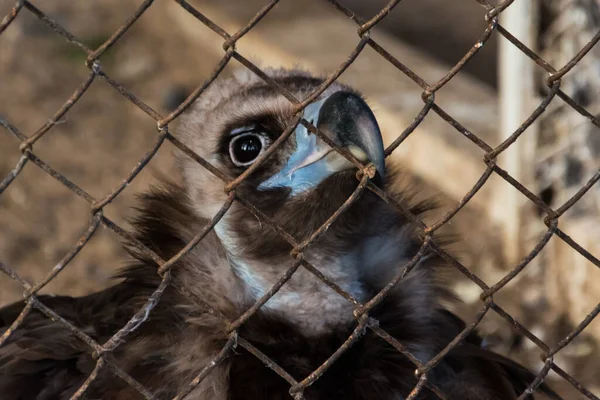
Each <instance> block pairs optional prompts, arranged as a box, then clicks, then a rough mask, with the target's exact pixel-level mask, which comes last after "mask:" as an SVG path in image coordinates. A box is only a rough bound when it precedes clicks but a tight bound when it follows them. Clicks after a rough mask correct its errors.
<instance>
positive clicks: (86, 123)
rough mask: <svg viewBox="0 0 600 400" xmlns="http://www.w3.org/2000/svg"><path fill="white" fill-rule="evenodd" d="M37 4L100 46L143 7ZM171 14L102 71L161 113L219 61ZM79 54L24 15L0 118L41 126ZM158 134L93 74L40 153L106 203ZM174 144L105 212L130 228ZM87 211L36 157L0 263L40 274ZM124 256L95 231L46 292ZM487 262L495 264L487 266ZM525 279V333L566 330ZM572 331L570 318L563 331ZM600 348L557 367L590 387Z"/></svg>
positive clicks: (144, 27)
mask: <svg viewBox="0 0 600 400" xmlns="http://www.w3.org/2000/svg"><path fill="white" fill-rule="evenodd" d="M39 4H40V7H43V10H44V11H45V12H46V13H48V14H50V15H51V16H52V17H53V18H55V19H56V20H57V21H58V22H59V23H61V24H62V25H63V26H64V27H66V28H67V29H68V30H70V31H71V32H72V33H73V34H75V35H76V36H77V37H79V38H80V39H81V40H82V41H84V42H85V43H87V44H88V45H89V46H90V47H92V48H94V47H96V46H97V45H98V44H99V43H101V42H102V41H104V40H106V38H108V37H109V36H110V35H111V34H112V33H113V32H114V30H115V29H116V28H117V27H118V26H119V25H120V24H121V23H122V22H123V21H125V20H126V19H127V18H128V17H129V16H130V15H131V13H132V12H133V10H134V9H135V7H136V6H137V5H138V4H139V2H137V1H133V0H103V1H102V2H71V1H67V0H56V1H54V2H52V3H51V4H50V3H42V2H39ZM11 5H12V2H9V1H7V0H4V1H3V2H2V3H0V15H5V14H6V12H7V11H8V9H9V8H10V6H11ZM166 21H167V20H165V18H164V16H163V15H162V14H161V9H160V8H159V7H151V8H150V10H149V11H148V12H147V13H146V14H144V16H142V18H141V19H140V21H139V22H138V23H136V25H135V26H134V27H133V28H132V29H131V30H130V31H129V32H127V33H126V34H125V36H124V37H123V38H122V39H121V40H120V41H119V42H118V43H117V45H116V46H115V47H114V48H113V49H111V50H110V51H109V52H108V53H107V54H105V55H104V56H103V57H102V59H101V64H102V68H103V69H104V70H105V71H106V72H107V74H108V75H109V76H111V77H112V78H114V79H115V80H117V81H119V82H120V83H122V84H124V85H125V86H126V87H127V88H128V89H129V90H131V91H132V92H133V93H134V94H135V95H137V96H138V97H139V98H141V99H142V100H143V101H145V102H146V103H147V104H149V105H150V106H151V107H153V108H154V109H155V110H157V111H159V112H160V113H162V114H163V115H164V114H165V113H166V111H167V110H166V108H167V106H168V103H169V102H170V100H169V99H170V98H172V97H173V96H175V95H176V94H177V90H176V89H177V88H178V87H179V86H183V87H187V88H191V87H195V86H197V85H198V84H200V83H201V82H202V81H203V80H204V79H206V78H207V77H208V75H209V74H210V72H211V71H212V69H213V68H214V66H215V65H216V64H217V62H218V60H219V59H218V57H217V55H216V54H215V52H214V50H212V48H214V43H210V44H208V43H207V44H206V48H204V47H203V46H202V45H200V46H199V44H198V42H194V43H191V42H190V41H189V37H188V36H186V35H184V34H182V33H181V32H179V31H178V29H177V27H173V26H171V25H169V24H168V23H166ZM199 29H206V28H201V27H199ZM217 39H218V37H217V36H216V35H215V40H217ZM209 46H211V47H210V49H211V50H209ZM84 58H85V57H84V55H83V53H82V52H80V51H79V50H78V49H77V47H75V46H73V45H69V44H68V43H67V42H66V41H65V40H64V39H63V38H62V37H60V36H59V35H57V34H56V33H54V32H53V31H51V30H50V29H49V28H48V27H47V26H45V25H44V24H42V23H40V22H39V21H38V20H37V19H36V18H34V17H32V16H31V15H30V13H28V12H26V11H24V12H22V13H21V14H20V15H19V16H18V18H17V20H16V21H15V22H14V23H13V24H12V25H11V26H10V27H9V28H8V29H7V30H6V31H5V32H4V33H3V34H2V35H0V88H1V89H0V118H2V119H5V120H6V121H8V122H10V123H11V124H13V125H14V126H16V127H17V128H18V129H19V130H20V131H21V132H23V133H24V134H27V135H30V134H32V133H33V132H35V131H36V130H37V129H38V128H39V127H40V126H42V125H43V124H44V122H45V121H47V120H48V118H50V117H51V116H52V115H53V114H54V112H55V111H56V110H57V109H59V108H60V106H61V105H62V104H63V102H64V101H65V100H66V99H67V98H68V97H69V96H70V95H71V94H72V93H73V91H74V90H75V89H76V88H77V87H78V86H79V85H80V84H81V83H82V82H83V81H84V80H85V78H86V77H87V75H88V74H89V70H88V69H87V67H86V66H85V65H84V62H83V61H84ZM156 135H157V131H156V125H155V123H154V121H153V120H152V119H151V118H150V117H148V116H147V115H146V114H144V113H143V112H142V111H141V110H139V109H138V108H136V107H135V106H133V105H132V104H131V103H130V102H129V101H127V100H126V99H124V98H123V97H122V96H121V95H119V94H118V93H117V92H116V91H115V90H114V89H113V88H111V87H110V86H109V85H107V84H106V82H104V81H102V80H100V79H97V80H96V81H95V82H94V83H93V84H92V86H91V88H90V89H89V90H88V92H87V93H86V94H85V95H84V96H83V98H82V99H81V100H80V101H79V102H78V103H77V104H76V105H75V106H74V107H73V109H72V110H71V111H70V112H69V113H68V114H67V116H66V117H65V118H64V120H62V121H60V123H59V124H57V125H56V126H54V127H53V128H52V129H51V130H50V131H49V132H48V133H47V134H46V135H45V136H44V137H43V138H42V139H40V140H39V141H38V142H37V143H36V144H35V146H34V153H35V154H36V155H38V156H39V157H40V158H41V159H43V160H44V161H46V162H47V163H48V164H49V165H50V166H52V167H53V168H54V169H56V170H57V171H59V172H60V173H62V174H64V175H65V176H67V177H68V178H69V179H71V180H72V181H73V182H74V183H75V184H77V185H79V186H80V187H82V188H83V189H85V190H86V191H87V192H88V193H90V194H91V195H93V196H94V197H96V198H102V197H103V196H105V195H106V194H107V193H108V192H109V191H110V190H111V189H112V188H114V187H115V186H117V185H118V184H119V182H121V180H122V179H123V178H124V177H125V176H126V175H127V174H128V173H129V172H130V171H131V169H132V168H133V166H134V165H135V164H136V163H137V161H138V160H139V159H140V158H141V157H142V156H143V155H144V154H145V152H146V151H148V150H149V149H150V148H151V146H152V144H153V142H154V140H155V139H156ZM18 148H19V143H18V141H17V140H15V139H14V138H13V137H12V136H11V135H10V134H9V133H8V132H7V131H5V130H1V129H0V179H1V178H3V177H4V176H6V175H7V174H8V173H9V171H10V170H11V169H13V168H14V167H15V165H16V163H17V162H18V160H19V157H20V152H19V149H18ZM170 151H171V145H170V144H165V145H164V146H163V147H162V148H161V150H159V152H158V154H157V155H156V157H155V158H154V159H153V160H152V161H151V162H150V164H149V166H148V167H147V168H145V169H144V170H143V171H142V173H141V174H140V175H139V176H138V177H137V178H136V179H135V180H134V181H133V182H132V183H131V184H130V185H129V187H128V188H127V189H126V190H125V191H124V192H123V193H122V194H121V195H120V196H118V197H117V199H116V200H115V201H114V202H113V203H111V204H110V205H109V206H108V207H106V208H105V210H106V212H105V215H107V216H108V217H109V218H111V219H112V220H114V221H115V222H117V223H119V224H120V225H121V226H122V227H124V228H127V227H128V225H127V222H126V218H127V217H130V216H132V215H133V213H132V211H131V209H130V207H131V206H132V205H134V201H135V194H136V193H139V192H141V191H143V190H144V189H145V188H147V187H148V185H149V184H151V182H152V179H153V175H155V174H158V173H160V174H165V175H169V176H170V175H174V174H176V173H177V172H176V171H175V170H174V168H173V160H172V157H171V155H170ZM89 216H90V206H89V204H88V203H87V202H86V201H84V200H83V199H81V198H79V197H78V196H76V195H75V194H73V193H72V192H71V191H69V190H68V189H66V188H65V187H64V186H63V185H62V184H60V183H59V182H57V181H56V180H54V179H52V178H51V177H50V176H48V175H47V174H46V173H44V172H42V171H41V170H40V169H39V168H38V167H37V166H35V165H34V164H33V163H29V164H28V165H26V166H25V168H24V170H23V171H22V172H21V174H20V175H19V176H18V178H17V179H16V180H15V181H14V182H13V183H12V184H11V185H10V186H9V188H8V189H7V190H6V191H5V192H4V193H2V195H1V196H0V261H1V262H3V263H5V264H6V265H8V266H9V267H11V268H13V269H14V270H16V271H17V272H18V273H20V274H21V276H23V277H24V278H26V279H27V280H29V281H31V282H36V281H39V280H40V279H42V278H43V277H44V276H45V274H47V273H48V271H50V270H51V269H52V267H53V266H54V265H56V263H57V262H59V261H60V259H61V258H62V257H63V256H64V255H65V254H66V253H67V252H68V251H69V250H70V249H71V248H72V247H73V246H74V244H75V243H76V242H77V240H78V239H79V237H80V236H81V235H82V234H83V233H84V232H85V230H86V229H87V227H88V224H89ZM469 218H471V219H469ZM472 218H473V216H472V215H471V214H469V213H468V212H464V213H462V212H461V214H459V215H458V216H457V218H456V219H455V220H453V224H454V226H455V228H456V229H458V230H459V231H465V232H470V233H471V236H473V231H472V229H470V228H471V227H472V226H473V224H472V222H473V221H472ZM474 236H477V235H474ZM470 240H471V241H470V242H469V243H470V244H471V247H469V246H463V247H465V248H464V249H463V252H464V253H465V256H464V259H465V263H466V265H467V266H470V267H471V266H474V265H475V266H476V265H478V264H480V260H481V259H482V258H486V257H487V258H488V259H489V258H494V254H495V253H496V252H497V249H496V247H497V246H496V244H495V243H494V237H493V235H492V234H491V233H490V234H482V235H481V236H480V237H472V238H471V239H470ZM127 260H128V259H127V257H126V255H125V253H124V251H123V250H122V249H121V247H120V244H119V238H118V236H117V235H116V234H114V233H113V232H111V231H109V230H106V229H104V228H100V229H99V231H98V232H97V233H96V234H95V235H94V237H93V238H92V239H91V241H90V242H89V243H88V245H86V246H85V247H84V248H83V250H82V251H81V252H80V254H79V255H78V256H77V257H76V258H75V259H74V260H73V261H72V262H71V263H70V264H69V265H68V266H67V268H66V269H65V270H64V271H63V272H62V273H61V274H60V275H59V276H58V278H56V279H55V280H54V281H53V282H51V283H50V284H49V285H48V286H47V287H46V288H45V289H44V290H43V291H44V292H45V293H61V294H70V295H81V294H84V293H89V292H90V291H93V290H96V289H98V288H101V287H104V286H106V285H108V284H110V281H109V279H108V278H109V277H110V276H111V274H112V273H113V272H114V271H115V270H116V269H117V268H119V267H120V266H122V265H123V264H124V263H125V262H127ZM488 263H489V260H487V262H485V263H483V262H482V263H481V264H488ZM478 272H482V273H483V274H484V278H485V280H486V282H488V283H491V282H494V281H497V280H498V276H497V274H496V275H494V274H493V273H492V272H490V271H487V272H488V273H487V275H486V271H478ZM527 280H528V277H527V276H524V277H520V278H518V279H517V281H518V282H517V285H512V289H507V290H506V291H503V292H502V293H501V294H500V295H499V296H498V298H497V299H496V300H498V301H499V302H500V304H501V305H502V306H503V307H505V309H507V311H509V312H510V313H511V315H514V316H516V317H517V318H518V319H519V320H520V321H521V322H524V323H525V325H526V326H528V327H529V328H532V329H534V328H536V327H537V326H538V325H537V321H540V320H544V319H552V321H546V322H548V323H547V324H545V325H544V324H543V325H541V326H545V327H548V326H550V325H549V324H550V322H552V324H553V325H552V326H554V327H556V326H559V325H560V324H559V322H560V321H558V320H559V319H558V318H556V316H553V315H552V310H546V311H545V312H539V311H537V310H538V308H535V307H529V308H528V306H527V304H524V303H526V302H524V301H523V300H522V297H526V292H525V291H524V288H527ZM456 288H457V289H458V290H459V291H461V296H462V297H463V298H467V299H468V298H469V296H471V293H477V291H475V290H473V285H472V284H471V285H469V284H466V283H462V284H460V285H459V286H457V287H456ZM534 290H535V288H533V289H532V290H531V291H534ZM21 294H22V290H21V288H20V287H19V286H18V285H16V284H15V283H14V282H12V281H11V280H10V279H9V278H7V277H6V276H5V275H2V274H0V305H4V304H7V303H10V302H12V301H15V300H17V299H19V298H20V296H21ZM471 297H472V296H471ZM533 297H535V296H533ZM480 307H481V306H480V303H477V302H473V303H472V304H471V305H468V306H465V307H463V308H462V309H460V310H459V313H460V314H461V315H463V316H465V317H467V318H469V317H471V316H473V314H474V313H475V312H476V311H478V309H479V308H480ZM551 317H552V318H551ZM567 327H568V326H567V324H565V329H566V328H567ZM482 329H483V330H484V331H485V332H486V333H488V334H489V335H490V340H491V341H492V342H493V343H494V344H495V348H497V349H498V350H499V351H502V352H504V353H510V354H511V355H512V356H513V357H516V358H518V359H520V360H521V361H523V362H525V363H526V364H527V365H529V366H531V367H533V368H535V369H539V368H540V364H539V358H538V355H539V350H536V349H534V348H533V347H532V346H531V345H529V344H528V343H529V342H528V341H523V342H521V338H520V337H519V336H518V335H514V332H513V330H511V328H510V326H508V324H506V323H505V322H499V320H498V318H496V317H494V316H493V315H491V314H490V315H489V316H487V317H486V318H485V320H484V323H483V325H482ZM540 329H541V328H540ZM541 333H542V334H544V335H545V338H546V339H548V340H549V342H551V343H552V342H553V341H556V339H557V338H559V337H561V335H562V336H564V334H565V332H564V331H558V330H556V329H554V330H553V331H552V332H541ZM595 346H596V345H595V344H594V343H593V342H592V341H590V340H588V339H587V338H585V337H583V339H582V340H580V341H579V342H577V343H575V344H574V346H569V348H571V349H572V350H570V353H568V354H566V355H564V356H561V357H560V361H561V362H562V364H561V365H564V364H565V363H566V365H568V366H569V371H570V372H572V373H573V374H574V376H575V377H576V378H577V379H580V380H581V381H582V382H583V383H585V384H586V385H592V384H597V383H598V381H600V377H599V376H598V371H600V368H599V366H598V357H597V356H594V354H598V353H597V352H595V351H594V350H595ZM569 348H567V349H569ZM567 349H565V350H567ZM565 353H567V352H566V351H565ZM566 393H569V394H566V395H565V396H566V397H565V398H567V399H576V398H578V397H577V395H575V394H573V393H572V392H566Z"/></svg>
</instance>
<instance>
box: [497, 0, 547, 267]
mask: <svg viewBox="0 0 600 400" xmlns="http://www.w3.org/2000/svg"><path fill="white" fill-rule="evenodd" d="M537 5H538V2H537V1H536V0H517V1H515V2H514V3H513V4H512V5H510V6H509V7H508V8H507V9H506V10H504V11H503V12H502V13H501V14H500V23H501V24H502V26H503V27H504V28H506V30H507V31H509V32H510V33H511V34H513V35H514V36H515V37H516V38H517V39H519V40H520V41H521V42H523V43H524V44H525V45H526V46H527V47H529V48H530V49H532V50H533V51H536V48H537V36H538V35H537V25H538V7H537ZM498 71H499V75H500V76H499V101H500V107H499V110H500V118H499V120H500V123H499V135H498V136H499V141H500V142H501V141H504V140H505V139H506V138H508V137H509V136H510V135H511V134H512V133H513V132H514V131H515V130H516V129H517V128H518V127H519V125H521V123H522V122H523V121H524V120H525V119H526V118H527V117H528V116H529V113H531V111H532V110H533V109H534V107H535V106H536V104H535V103H536V95H535V63H534V62H533V61H532V60H530V59H529V58H528V57H527V56H526V55H525V54H524V53H523V52H522V51H521V50H519V49H518V48H517V47H516V46H515V45H513V44H512V43H510V42H509V41H508V40H507V39H505V38H501V40H500V44H499V68H498ZM536 137H537V124H536V123H534V124H533V125H532V126H531V127H529V128H528V129H527V131H526V132H524V133H523V135H522V136H521V137H519V139H518V140H517V141H516V142H515V143H514V144H513V145H512V146H510V148H508V149H507V150H506V151H505V152H504V153H502V154H501V155H500V156H499V157H498V165H499V166H500V167H502V168H503V169H506V170H507V171H508V172H509V173H510V175H511V176H512V177H513V178H515V179H516V180H517V181H519V182H521V183H522V184H524V185H525V186H529V187H530V184H531V183H532V182H533V181H534V171H533V154H534V152H535V145H536ZM494 192H495V193H494V196H493V198H494V199H493V201H492V204H491V210H490V215H491V216H492V219H493V220H495V221H497V222H498V225H499V226H501V227H502V232H501V236H502V241H503V242H504V249H505V254H504V255H505V259H506V261H507V262H508V263H510V265H514V264H515V263H516V262H517V261H518V259H519V258H520V256H522V254H523V248H522V240H523V237H524V231H523V225H524V224H523V221H524V219H523V215H524V212H525V208H526V206H527V199H526V198H525V196H523V195H522V194H521V193H519V191H517V190H516V189H514V188H512V187H511V186H509V185H508V184H506V183H505V182H500V183H499V184H497V185H496V187H495V189H494Z"/></svg>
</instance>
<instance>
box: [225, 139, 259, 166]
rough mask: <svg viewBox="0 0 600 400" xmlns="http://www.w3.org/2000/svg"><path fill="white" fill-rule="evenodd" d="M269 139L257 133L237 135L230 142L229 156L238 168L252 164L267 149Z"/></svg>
mask: <svg viewBox="0 0 600 400" xmlns="http://www.w3.org/2000/svg"><path fill="white" fill-rule="evenodd" d="M268 144H269V143H268V138H267V137H266V136H264V135H261V134H259V133H255V132H247V133H242V134H240V135H237V136H235V137H233V138H232V139H231V141H230V142H229V156H230V157H231V161H233V163H234V164H235V165H237V166H238V167H245V166H248V165H250V164H252V163H253V162H254V161H255V160H256V159H257V158H258V156H259V155H261V154H262V152H263V151H264V150H265V149H266V148H267V146H268Z"/></svg>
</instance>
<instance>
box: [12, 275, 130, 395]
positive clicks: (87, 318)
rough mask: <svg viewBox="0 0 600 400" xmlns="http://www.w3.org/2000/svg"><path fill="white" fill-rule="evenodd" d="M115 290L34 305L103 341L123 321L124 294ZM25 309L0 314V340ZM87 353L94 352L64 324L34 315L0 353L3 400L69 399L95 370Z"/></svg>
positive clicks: (50, 299)
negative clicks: (53, 312)
mask: <svg viewBox="0 0 600 400" xmlns="http://www.w3.org/2000/svg"><path fill="white" fill-rule="evenodd" d="M118 286H119V285H117V286H114V287H112V288H110V289H107V290H105V291H102V292H98V293H95V294H92V295H90V296H86V297H81V298H73V297H67V296H60V297H58V296H57V297H53V296H39V297H38V299H39V300H40V302H41V303H43V304H44V305H46V306H47V307H49V308H51V309H52V310H54V311H55V312H56V313H57V314H58V315H60V316H61V317H63V318H65V319H66V320H68V321H69V322H71V323H72V324H73V325H75V326H76V327H78V328H79V329H81V330H82V331H83V332H85V333H86V334H87V335H88V336H90V337H92V338H93V339H95V340H98V341H102V340H103V339H106V338H107V337H109V335H110V334H111V333H113V332H114V331H116V330H117V329H118V328H119V326H117V325H116V324H118V323H119V322H121V321H122V320H123V318H122V317H121V315H120V314H121V313H122V311H120V308H121V307H119V303H120V301H122V300H123V299H122V297H123V296H124V295H126V294H124V293H123V291H122V290H119V289H118ZM24 306H25V303H24V302H23V301H21V302H18V303H15V304H12V305H9V306H7V307H5V308H2V309H0V335H2V334H3V333H4V332H6V330H7V329H8V328H9V327H10V325H11V324H12V322H13V321H14V320H15V319H16V318H17V317H18V315H19V314H20V312H21V310H22V309H23V307H24ZM125 321H126V320H125ZM91 353H92V349H91V348H90V347H89V346H88V345H86V344H85V343H83V342H82V341H81V340H80V339H78V338H77V337H76V336H75V335H74V334H73V333H71V332H70V331H69V330H68V329H67V328H66V327H65V326H64V325H63V324H61V323H59V322H55V321H53V320H52V319H50V318H48V317H47V316H46V315H44V314H42V313H41V312H40V311H38V310H35V309H34V310H32V311H31V312H30V313H29V315H27V317H26V318H25V320H24V322H23V324H22V325H21V326H20V327H19V328H18V329H16V330H15V331H14V332H12V334H11V335H10V336H9V338H8V340H7V341H6V342H5V343H4V344H3V346H2V347H0V393H2V396H1V397H2V399H4V400H25V399H27V400H28V399H36V400H46V399H48V400H50V399H52V400H62V399H63V398H64V399H68V398H70V396H71V395H72V394H73V393H74V392H75V391H76V390H77V389H78V387H79V386H80V385H81V384H82V383H83V381H84V380H85V379H86V378H87V376H88V375H89V374H90V373H91V371H92V370H93V368H94V366H95V361H94V360H93V358H92V356H91Z"/></svg>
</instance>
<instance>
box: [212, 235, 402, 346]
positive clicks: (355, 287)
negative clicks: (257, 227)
mask: <svg viewBox="0 0 600 400" xmlns="http://www.w3.org/2000/svg"><path fill="white" fill-rule="evenodd" d="M215 232H216V233H217V236H218V237H219V238H220V240H221V242H222V244H223V247H224V248H225V249H226V252H227V258H228V261H229V265H230V267H231V269H232V271H233V272H234V274H235V275H236V276H237V277H238V279H239V280H240V281H241V282H242V286H243V287H244V290H245V292H246V293H245V294H246V295H245V296H244V298H245V300H246V301H245V303H246V304H244V305H243V306H242V308H244V311H245V309H247V308H248V307H249V305H251V304H254V303H255V302H256V301H258V300H260V299H261V298H263V297H264V296H265V295H267V294H268V295H270V296H271V297H270V298H269V300H268V301H267V302H266V303H265V304H264V305H263V306H262V307H261V311H263V312H266V313H269V314H272V315H275V316H278V317H281V318H283V319H285V320H287V321H288V322H290V323H292V324H294V325H295V326H297V327H298V328H299V329H300V330H301V331H302V332H303V333H304V334H306V335H310V336H314V335H321V334H324V333H328V332H330V331H332V330H334V329H336V328H338V327H340V326H347V325H348V324H351V323H353V321H354V317H353V313H352V311H353V309H354V307H355V304H354V303H352V302H351V301H350V300H348V299H347V298H345V297H343V296H342V295H341V294H339V293H338V292H336V290H335V289H334V288H332V287H331V286H329V285H328V284H326V283H325V282H324V281H323V280H322V279H321V278H320V277H317V276H316V275H315V271H314V270H312V271H311V269H307V268H305V267H304V266H302V265H301V266H300V267H298V268H297V269H295V270H294V271H293V274H292V275H291V277H289V280H287V281H286V282H285V283H284V284H283V286H281V285H280V283H281V281H282V279H285V277H286V276H288V275H289V274H290V271H291V270H292V269H293V268H294V265H295V263H296V261H295V260H294V259H293V258H292V257H290V256H289V255H287V254H284V255H282V256H280V257H273V258H269V259H253V258H249V257H246V256H245V254H244V252H243V248H242V247H241V246H239V245H238V243H239V241H237V240H236V238H235V237H234V236H233V235H231V233H230V232H231V231H229V230H226V226H225V225H221V224H218V225H217V227H216V230H215ZM403 237H404V235H402V234H401V233H400V232H384V233H383V234H382V235H381V236H379V235H378V236H377V237H372V238H367V239H365V240H361V241H360V242H359V243H357V245H356V246H355V247H351V248H352V250H349V251H346V252H339V251H335V252H332V251H331V250H328V249H327V246H322V247H318V246H316V247H311V248H309V249H307V250H306V251H305V252H304V253H303V257H304V259H305V260H306V261H307V262H308V263H310V265H311V266H313V267H314V269H316V270H317V271H318V272H317V274H318V273H321V274H322V275H324V276H325V277H326V278H327V279H328V280H329V281H330V282H333V283H334V284H335V285H336V286H337V287H339V288H340V289H342V290H343V291H345V292H346V293H348V294H350V295H351V296H352V297H353V298H354V299H356V300H357V301H358V302H364V301H366V300H368V298H369V297H370V295H372V294H373V289H375V290H377V288H376V287H373V286H372V282H371V281H373V279H376V280H379V281H381V282H382V283H383V281H384V280H385V281H387V280H388V278H391V276H392V275H393V274H394V273H395V271H396V270H397V268H395V267H401V266H402V265H403V264H404V262H405V261H406V260H405V258H404V253H405V248H404V247H403V246H402V245H400V244H399V242H398V241H399V240H401V239H402V238H403ZM373 275H377V276H376V277H373ZM384 275H385V276H384ZM365 283H366V284H367V286H369V287H365ZM278 286H281V287H280V288H279V289H278V290H277V291H276V292H275V293H272V291H273V288H277V287H278Z"/></svg>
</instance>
